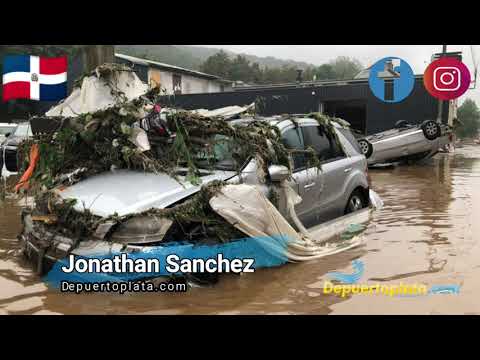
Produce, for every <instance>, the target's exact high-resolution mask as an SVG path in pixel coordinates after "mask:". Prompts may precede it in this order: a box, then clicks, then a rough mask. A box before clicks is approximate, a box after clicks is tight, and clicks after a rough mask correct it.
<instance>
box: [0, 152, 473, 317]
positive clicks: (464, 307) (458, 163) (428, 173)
mask: <svg viewBox="0 0 480 360" xmlns="http://www.w3.org/2000/svg"><path fill="white" fill-rule="evenodd" d="M370 177H371V181H372V187H373V189H374V190H375V191H377V193H378V194H379V195H380V196H381V197H382V199H383V201H384V202H385V207H384V208H383V209H382V210H381V211H378V212H376V213H375V214H374V215H373V217H372V219H371V221H370V222H369V223H368V227H367V229H366V231H365V232H364V239H365V245H364V246H361V247H360V248H357V249H354V250H349V251H346V252H344V253H341V254H338V255H334V256H331V257H328V258H324V259H321V260H318V261H312V262H308V263H302V264H289V265H286V266H283V267H280V268H275V269H262V270H258V271H256V272H255V273H254V274H245V275H242V276H238V275H235V276H223V277H222V278H221V279H220V282H219V283H218V284H217V285H215V286H213V287H210V288H193V289H191V290H190V291H188V292H187V293H182V294H180V293H177V294H164V293H156V294H151V293H150V294H149V293H143V294H127V295H118V294H81V295H75V294H62V293H60V292H59V290H56V289H50V288H48V287H47V286H46V285H45V284H44V283H43V282H42V280H41V279H40V278H39V277H37V275H35V273H34V272H33V271H32V268H31V266H30V265H29V264H28V263H27V262H26V261H25V260H24V259H23V257H22V255H21V254H20V247H19V244H18V242H17V240H16V236H17V234H18V232H19V230H20V218H19V214H20V211H21V206H20V204H18V200H15V199H12V198H10V197H8V196H7V199H6V200H4V201H3V202H2V203H1V205H0V314H105V313H106V314H478V313H480V301H478V300H479V298H480V280H479V279H480V217H479V214H480V146H474V145H466V146H465V147H463V148H459V149H456V152H455V153H454V154H438V155H437V156H435V158H433V159H430V160H428V161H427V162H425V163H423V164H419V165H414V166H408V167H407V166H404V167H396V168H391V169H382V170H370ZM353 260H360V261H361V262H363V264H364V273H363V276H362V278H361V279H360V280H359V282H358V283H359V284H365V285H373V284H380V285H398V284H400V283H402V284H404V285H413V284H421V285H424V286H426V287H428V288H431V287H434V286H447V285H448V286H459V293H457V294H430V295H424V296H409V297H405V296H403V297H400V296H394V297H390V296H387V295H384V294H354V295H350V296H347V297H345V298H342V297H340V296H339V295H336V294H325V293H324V288H323V286H324V282H325V281H326V280H328V277H327V273H328V272H331V271H339V272H344V273H352V272H353V271H354V270H353V268H352V261H353Z"/></svg>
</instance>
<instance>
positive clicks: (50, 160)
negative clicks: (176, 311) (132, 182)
mask: <svg viewBox="0 0 480 360" xmlns="http://www.w3.org/2000/svg"><path fill="white" fill-rule="evenodd" d="M117 70H118V71H129V70H128V69H126V68H123V67H122V68H121V69H117V68H116V67H115V66H114V67H112V66H104V67H103V68H99V69H97V71H96V72H95V76H97V77H98V78H101V79H103V80H104V81H105V83H106V84H107V85H108V87H109V88H110V89H111V91H112V93H111V94H112V95H113V96H115V97H116V98H118V99H119V100H118V102H117V103H116V104H115V105H114V106H111V107H108V108H106V109H103V110H99V111H95V112H92V113H86V114H80V115H78V116H75V117H62V116H56V117H42V118H36V119H34V120H35V121H39V122H50V123H52V124H53V127H52V128H53V131H49V132H47V133H43V134H37V135H35V136H34V137H33V138H32V139H30V140H28V141H25V142H24V143H22V144H21V146H20V148H19V154H20V160H21V164H22V170H21V171H22V172H23V171H25V170H26V169H27V168H28V167H29V165H30V164H29V160H30V159H29V154H30V150H31V148H32V145H34V144H35V146H38V150H39V154H40V155H39V160H38V162H37V163H36V166H35V168H34V170H33V173H32V176H31V178H30V180H29V184H28V192H29V193H30V195H33V196H35V199H36V204H37V205H36V208H35V209H34V210H33V211H32V214H34V215H36V216H37V217H38V218H41V216H48V219H49V220H48V221H42V222H43V223H44V225H45V226H46V227H48V228H50V229H52V230H54V231H55V232H60V233H63V234H65V235H68V236H70V237H72V238H73V239H75V240H77V241H80V240H81V239H85V238H89V237H90V236H92V234H93V233H94V232H95V230H96V229H97V228H98V227H99V225H101V224H105V223H107V222H111V223H114V224H115V225H114V226H113V227H112V230H114V229H115V227H116V226H118V225H119V224H121V223H125V222H126V221H128V220H129V219H131V218H132V217H136V216H152V217H161V218H167V219H170V220H172V221H173V225H172V227H171V229H170V230H169V234H167V236H166V237H165V239H166V240H176V241H178V240H186V241H190V242H193V243H198V242H205V241H214V242H226V241H229V240H232V239H236V238H239V237H242V234H241V233H240V232H239V231H238V230H236V229H235V228H234V227H233V225H231V224H229V223H227V222H226V221H225V220H224V219H223V218H221V217H220V216H219V215H218V214H217V213H215V212H214V211H213V210H212V209H211V208H210V205H209V200H210V199H211V197H212V196H214V195H215V194H216V193H217V192H218V191H221V187H222V185H223V184H224V183H223V182H217V181H215V182H213V183H212V182H211V183H208V184H205V185H204V186H202V188H201V190H200V191H199V192H198V193H196V194H195V195H193V196H191V197H190V198H189V199H187V200H186V201H184V202H182V203H180V204H176V205H175V206H173V207H171V208H167V209H151V210H148V211H146V212H143V213H141V214H130V215H127V216H123V217H119V216H118V215H113V216H110V217H109V218H101V217H99V216H96V215H94V214H92V213H91V212H90V211H89V209H88V208H85V209H84V211H83V212H78V211H77V210H75V209H74V206H75V205H76V204H75V201H73V200H62V199H61V198H60V197H59V196H58V195H55V193H54V191H52V190H54V189H58V188H59V187H63V186H69V185H72V184H74V183H76V182H78V181H80V180H82V179H84V178H86V177H90V176H93V175H95V174H99V173H102V172H106V171H112V170H115V169H132V170H137V171H145V172H151V173H166V174H168V175H169V176H171V177H172V178H175V179H177V180H179V177H182V178H183V177H184V179H185V180H186V181H188V182H190V183H192V184H194V185H201V177H200V170H201V169H202V170H207V171H208V170H213V169H214V168H215V167H217V168H218V167H219V164H220V163H221V164H223V165H222V166H225V164H224V163H225V162H226V163H227V164H228V170H231V171H236V172H238V173H239V172H240V171H241V169H242V166H243V165H244V164H245V163H246V162H247V161H248V160H249V159H255V160H256V163H257V172H258V173H257V176H258V178H259V180H260V182H268V176H267V174H268V167H269V165H271V164H280V165H285V166H286V167H287V168H289V169H290V170H291V161H290V156H289V152H290V150H289V149H287V148H286V147H285V146H284V144H283V143H282V141H281V134H280V132H279V130H278V128H277V127H275V126H271V125H270V124H269V123H268V122H266V121H261V120H258V119H255V118H253V119H251V120H249V121H245V122H241V123H232V122H229V121H226V120H223V119H221V118H205V117H202V116H200V115H197V114H195V113H193V112H189V111H183V110H174V111H169V112H166V113H160V112H159V111H158V110H157V109H156V108H155V104H156V95H157V94H158V90H157V92H156V91H151V92H149V93H147V94H145V95H144V96H141V97H140V98H136V99H134V100H131V101H127V99H126V98H125V96H122V93H121V91H119V89H117V88H116V87H115V81H114V80H115V73H116V72H117ZM311 116H312V117H314V118H315V119H317V121H318V122H319V125H320V126H321V128H322V129H324V131H327V132H329V133H333V134H334V132H333V131H332V129H331V126H332V123H331V120H332V119H330V118H328V117H326V116H324V115H320V114H311ZM150 120H156V121H157V124H161V126H163V130H162V132H161V133H159V132H152V131H150V129H144V128H143V125H142V124H143V123H144V122H145V121H147V122H148V121H150ZM337 122H339V123H341V121H340V120H337ZM146 130H148V131H146ZM139 133H140V134H141V133H143V134H145V135H146V134H148V146H146V147H145V146H141V145H140V144H139V143H138V141H137V136H138V135H139ZM305 152H306V153H307V158H308V161H309V163H310V164H311V165H312V166H317V167H318V168H319V170H320V164H319V161H318V158H317V157H316V155H315V153H314V151H313V149H308V150H306V151H305ZM179 169H183V170H182V171H180V170H179ZM270 185H273V184H270ZM277 194H278V192H276V191H275V189H274V186H271V191H270V195H271V199H272V202H277V200H278V198H277V197H278V195H277Z"/></svg>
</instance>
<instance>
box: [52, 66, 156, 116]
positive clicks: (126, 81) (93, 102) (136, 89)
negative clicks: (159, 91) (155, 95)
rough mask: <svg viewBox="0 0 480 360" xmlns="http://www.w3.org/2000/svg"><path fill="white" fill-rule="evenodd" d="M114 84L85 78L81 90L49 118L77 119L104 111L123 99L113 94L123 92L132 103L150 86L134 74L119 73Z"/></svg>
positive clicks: (62, 103)
mask: <svg viewBox="0 0 480 360" xmlns="http://www.w3.org/2000/svg"><path fill="white" fill-rule="evenodd" d="M113 79H114V83H113V84H107V82H106V81H105V80H104V79H102V78H98V77H96V76H95V75H92V76H88V77H85V78H84V79H83V82H82V86H81V87H80V88H76V89H75V90H74V91H73V92H72V94H71V95H70V96H69V97H68V98H66V99H65V100H64V101H63V102H61V103H60V104H58V105H57V106H55V107H53V108H51V109H50V110H49V111H48V112H47V113H46V115H47V116H63V117H75V116H78V115H81V114H87V113H93V112H96V111H99V110H104V109H107V108H109V107H112V106H114V105H116V104H118V103H119V101H121V100H122V99H120V98H118V97H117V96H115V95H113V94H112V87H113V88H114V89H115V91H120V92H123V94H124V95H125V97H124V98H123V100H127V101H131V100H134V99H136V98H138V97H140V96H142V95H144V94H145V93H146V92H147V91H148V85H147V84H145V83H143V82H142V81H141V80H140V79H139V78H138V76H137V75H136V74H135V73H134V72H130V71H118V72H116V73H115V75H114V76H113Z"/></svg>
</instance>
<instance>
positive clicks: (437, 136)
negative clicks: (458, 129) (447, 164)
mask: <svg viewBox="0 0 480 360" xmlns="http://www.w3.org/2000/svg"><path fill="white" fill-rule="evenodd" d="M450 132H451V130H450V128H449V127H448V126H446V125H443V124H439V123H437V122H435V121H432V120H427V121H424V122H423V123H422V124H419V125H411V124H409V123H407V122H406V121H403V120H402V121H399V122H397V124H396V128H395V129H392V130H387V131H384V132H381V133H378V134H374V135H370V136H367V137H365V138H361V139H359V140H358V144H359V145H360V148H361V150H362V153H363V154H364V155H365V157H366V158H367V160H368V165H369V166H371V165H375V164H384V163H394V162H400V161H407V162H408V161H418V160H421V159H425V158H429V157H432V156H434V155H435V154H437V153H438V152H439V150H440V149H441V148H442V147H443V146H445V145H446V144H447V143H448V135H449V133H450Z"/></svg>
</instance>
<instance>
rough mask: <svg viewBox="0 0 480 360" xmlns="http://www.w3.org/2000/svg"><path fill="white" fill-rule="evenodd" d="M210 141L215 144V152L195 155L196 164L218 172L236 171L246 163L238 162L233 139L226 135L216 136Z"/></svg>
mask: <svg viewBox="0 0 480 360" xmlns="http://www.w3.org/2000/svg"><path fill="white" fill-rule="evenodd" d="M210 141H211V142H212V143H213V144H214V145H213V151H205V152H200V153H197V154H195V162H196V163H197V164H198V165H199V166H200V167H203V168H211V167H213V168H215V169H217V170H225V171H234V170H237V169H239V168H241V167H242V165H243V164H244V163H245V162H246V160H247V159H246V158H245V159H240V161H239V162H238V161H237V160H236V159H235V158H234V156H233V153H234V149H233V144H232V141H231V139H230V138H229V137H228V136H225V135H215V136H214V137H213V139H210Z"/></svg>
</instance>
